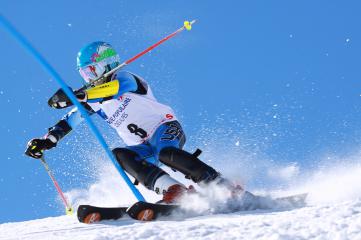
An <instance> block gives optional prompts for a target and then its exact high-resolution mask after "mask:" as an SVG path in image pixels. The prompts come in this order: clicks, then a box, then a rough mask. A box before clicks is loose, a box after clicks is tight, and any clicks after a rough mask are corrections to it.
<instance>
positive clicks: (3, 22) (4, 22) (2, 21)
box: [0, 15, 145, 201]
mask: <svg viewBox="0 0 361 240" xmlns="http://www.w3.org/2000/svg"><path fill="white" fill-rule="evenodd" d="M0 25H2V26H3V27H4V28H5V29H6V30H7V31H8V32H9V33H10V34H11V35H12V36H13V37H14V38H15V39H16V40H17V41H18V42H19V43H20V45H21V46H23V47H24V48H25V49H26V50H27V51H28V52H30V54H31V55H32V56H33V57H34V58H35V59H36V60H37V61H38V62H39V63H40V64H41V65H42V66H43V67H44V68H45V70H46V71H47V72H48V73H49V74H50V75H51V76H53V78H54V79H55V80H56V81H57V82H58V84H59V85H60V87H61V88H62V89H63V91H64V92H65V93H66V95H67V96H68V97H69V99H70V100H71V101H72V103H73V104H74V105H75V106H76V107H77V108H78V110H79V111H80V113H81V115H82V116H83V117H84V118H85V121H86V123H87V124H88V126H89V127H90V129H91V131H92V132H93V134H94V135H95V137H96V138H97V139H98V141H99V143H100V145H101V146H102V147H103V148H104V150H105V152H106V153H107V155H108V157H109V158H110V160H111V161H112V162H113V164H114V166H115V167H116V169H117V170H118V172H119V173H120V175H121V176H122V177H123V179H124V181H125V182H126V183H127V185H128V186H129V188H130V189H131V190H132V192H133V194H134V195H135V197H136V198H137V199H138V201H145V199H144V197H143V196H142V194H141V193H140V192H139V190H138V189H137V188H136V187H135V186H134V185H133V183H132V181H131V180H130V179H129V177H128V175H127V174H126V173H125V172H124V170H123V168H122V167H121V166H120V165H119V163H118V162H117V160H116V159H115V157H114V155H113V153H112V151H111V150H110V149H109V147H108V145H107V143H106V142H105V139H104V138H103V136H102V135H101V134H100V131H99V130H98V128H97V127H96V126H95V124H94V123H93V121H92V120H91V119H90V117H89V115H88V113H87V111H86V110H85V109H84V107H83V106H82V105H81V104H80V103H79V102H78V100H77V99H76V97H75V95H74V93H73V92H72V91H70V89H69V88H68V86H67V85H66V83H65V82H64V80H63V79H62V78H61V77H60V75H59V74H58V73H57V72H56V71H55V69H54V68H53V67H52V66H51V65H50V64H49V63H48V62H47V61H46V59H45V58H44V57H43V56H42V55H41V54H40V53H39V52H38V51H37V50H36V49H35V48H34V47H33V46H32V45H31V44H30V42H29V41H28V40H27V39H26V38H25V37H24V36H22V35H21V34H20V33H19V31H17V30H16V29H15V27H13V26H12V25H11V24H10V22H8V21H7V20H6V19H5V18H4V17H3V16H2V15H0Z"/></svg>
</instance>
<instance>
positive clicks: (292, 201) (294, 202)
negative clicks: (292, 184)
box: [275, 193, 308, 207]
mask: <svg viewBox="0 0 361 240" xmlns="http://www.w3.org/2000/svg"><path fill="white" fill-rule="evenodd" d="M307 196H308V193H301V194H295V195H291V196H286V197H279V198H276V199H275V200H276V201H277V202H278V203H280V204H287V205H289V206H292V207H302V206H304V205H305V204H306V198H307Z"/></svg>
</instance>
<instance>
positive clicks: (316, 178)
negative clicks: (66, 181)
mask: <svg viewBox="0 0 361 240" xmlns="http://www.w3.org/2000/svg"><path fill="white" fill-rule="evenodd" d="M112 169H113V168H111V166H108V167H105V168H104V169H103V170H102V171H101V172H103V173H104V175H103V176H101V177H100V179H99V180H98V181H97V182H96V183H94V184H92V185H91V186H90V187H89V189H87V190H84V189H81V190H79V189H78V190H73V191H71V192H68V193H67V195H68V197H69V198H70V199H71V201H72V202H73V204H74V205H78V204H83V203H91V204H95V205H101V206H120V205H127V204H129V203H130V202H132V201H133V202H134V199H132V196H131V194H128V195H124V190H123V191H120V190H119V189H118V188H114V187H113V188H112V187H110V186H117V185H118V184H119V182H121V180H120V179H118V176H117V173H116V172H115V171H113V170H112ZM273 171H279V172H278V176H281V175H282V174H284V175H285V176H287V177H289V176H290V175H292V174H294V173H295V172H297V171H296V170H295V166H294V165H292V166H285V167H284V168H279V167H278V168H274V169H273ZM272 174H275V172H273V173H272ZM272 174H271V175H272ZM175 177H178V176H175ZM306 179H307V180H306ZM360 182H361V166H360V165H359V164H357V163H355V162H354V163H350V164H349V165H347V164H345V163H342V164H341V165H334V167H333V168H328V169H323V170H319V171H317V172H314V173H313V174H311V173H310V174H305V175H304V178H302V181H300V183H299V184H297V183H296V182H294V183H293V187H292V191H289V190H285V189H283V190H279V189H278V190H274V191H268V193H267V194H269V195H271V196H282V195H284V196H285V195H289V194H292V193H296V192H298V193H300V192H305V191H307V192H308V193H309V197H308V200H307V205H306V206H304V207H301V208H290V207H284V208H282V207H281V208H273V209H268V210H253V211H238V212H235V213H228V214H225V213H219V212H218V213H217V211H215V212H213V213H204V212H203V213H202V211H204V210H205V209H206V208H217V206H218V205H219V204H220V202H221V201H222V196H224V194H222V193H220V194H219V193H214V192H213V195H212V197H210V198H208V199H200V198H193V199H188V201H187V202H188V204H189V205H190V207H193V208H194V209H198V210H199V212H198V213H197V214H193V215H184V216H171V217H169V218H165V219H161V220H159V221H155V222H139V221H135V220H133V219H130V218H129V217H128V218H125V219H120V220H117V221H104V222H101V223H98V224H93V225H86V224H82V223H79V222H78V221H77V219H76V216H60V217H52V218H45V219H38V220H33V221H26V222H18V223H4V224H1V225H0V239H37V240H38V239H86V240H90V239H127V240H130V239H167V240H170V239H177V240H179V239H267V240H269V239H292V240H293V239H361V186H360ZM301 183H302V184H301ZM123 189H125V188H123ZM118 190H119V191H118ZM141 191H142V192H143V193H145V195H146V196H145V197H146V198H147V199H148V200H157V198H155V197H154V195H153V194H152V193H150V192H146V191H145V190H144V189H142V188H141ZM255 191H256V190H255ZM263 191H264V190H263ZM217 194H218V195H217ZM258 194H262V190H260V191H258ZM263 194H265V193H263ZM152 197H153V199H152ZM122 201H123V202H122ZM217 201H218V202H217ZM205 202H206V203H205ZM202 206H203V207H204V206H205V207H204V209H202Z"/></svg>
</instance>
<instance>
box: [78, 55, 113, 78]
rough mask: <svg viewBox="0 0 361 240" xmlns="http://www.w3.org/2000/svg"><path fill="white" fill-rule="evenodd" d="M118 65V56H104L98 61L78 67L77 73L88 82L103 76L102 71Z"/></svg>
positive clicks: (104, 71)
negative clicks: (104, 57)
mask: <svg viewBox="0 0 361 240" xmlns="http://www.w3.org/2000/svg"><path fill="white" fill-rule="evenodd" d="M118 65H119V56H113V57H109V58H106V59H104V60H102V61H100V62H97V63H94V64H89V65H87V66H85V67H81V68H79V69H78V70H79V73H80V75H81V76H82V78H83V79H84V80H85V82H87V83H89V82H91V81H94V80H96V79H98V78H100V77H102V76H103V74H104V73H106V72H109V71H110V70H111V69H113V68H115V67H116V66H118Z"/></svg>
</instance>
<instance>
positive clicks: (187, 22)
mask: <svg viewBox="0 0 361 240" xmlns="http://www.w3.org/2000/svg"><path fill="white" fill-rule="evenodd" d="M195 22H196V20H193V21H190V22H189V21H184V24H183V26H182V27H181V28H179V29H177V30H176V31H175V32H173V33H171V34H169V35H168V36H166V37H165V38H163V39H161V40H159V41H158V42H156V43H154V44H153V45H151V46H150V47H148V48H146V49H145V50H143V51H142V52H140V53H138V54H137V55H135V56H133V57H131V58H129V59H128V60H126V61H125V62H123V63H121V64H120V65H118V66H117V67H115V68H113V69H112V70H111V71H109V72H107V73H105V74H104V75H103V76H101V77H100V78H98V79H94V80H93V81H90V82H89V83H88V84H86V85H85V86H84V87H82V88H81V89H80V90H85V89H87V88H89V87H91V86H94V85H96V83H98V82H101V81H103V80H104V79H106V78H107V77H108V76H110V75H111V74H113V73H114V72H116V71H118V70H119V69H121V68H123V67H125V66H127V65H128V64H130V63H132V62H134V61H135V60H136V59H138V58H139V57H141V56H143V55H144V54H146V53H148V52H149V51H151V50H153V49H154V48H156V47H157V46H159V45H160V44H162V43H163V42H165V41H167V40H169V39H170V38H172V37H174V36H175V35H177V34H178V33H180V32H182V31H183V30H184V29H187V30H188V31H190V30H191V29H192V25H193V24H194V23H195Z"/></svg>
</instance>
